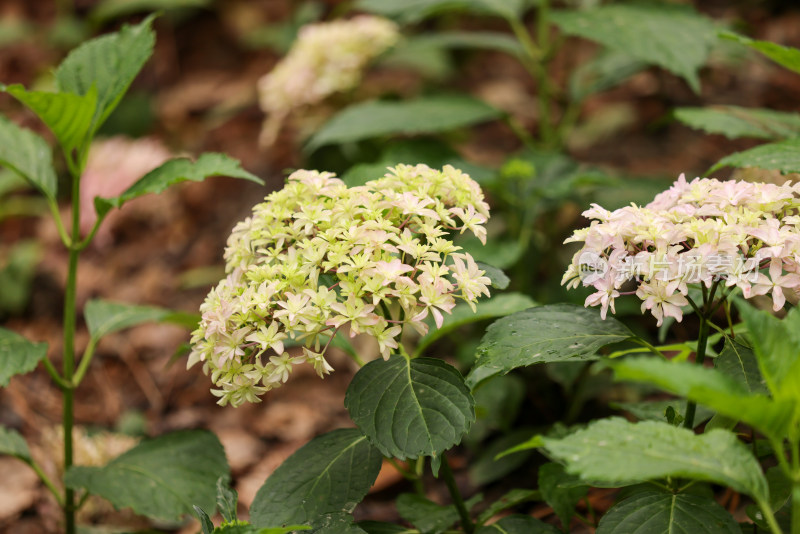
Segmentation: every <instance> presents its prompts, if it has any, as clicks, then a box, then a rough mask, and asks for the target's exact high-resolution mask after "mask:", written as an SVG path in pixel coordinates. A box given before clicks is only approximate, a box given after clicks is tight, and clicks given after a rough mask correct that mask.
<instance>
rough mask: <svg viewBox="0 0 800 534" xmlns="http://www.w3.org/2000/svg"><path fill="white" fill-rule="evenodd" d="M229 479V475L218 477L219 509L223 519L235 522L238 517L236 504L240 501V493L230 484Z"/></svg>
mask: <svg viewBox="0 0 800 534" xmlns="http://www.w3.org/2000/svg"><path fill="white" fill-rule="evenodd" d="M229 481H230V479H229V478H228V477H220V478H218V479H217V509H218V510H219V515H221V516H222V519H224V520H225V521H227V522H228V523H233V522H234V521H236V520H237V517H238V514H237V511H236V506H237V504H238V502H239V495H238V494H237V493H236V490H234V489H232V488H231V487H229V486H228V484H229Z"/></svg>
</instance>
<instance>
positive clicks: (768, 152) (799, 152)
mask: <svg viewBox="0 0 800 534" xmlns="http://www.w3.org/2000/svg"><path fill="white" fill-rule="evenodd" d="M726 165H729V166H731V167H736V168H742V167H758V168H760V169H767V170H771V171H780V172H782V173H784V174H785V173H797V172H800V139H784V140H783V141H778V142H776V143H767V144H765V145H759V146H757V147H753V148H751V149H749V150H743V151H742V152H736V153H733V154H731V155H730V156H725V157H724V158H722V159H721V160H719V161H718V162H717V163H715V164H714V166H713V167H711V168H710V169H709V170H708V172H709V173H712V172H714V171H716V170H718V169H721V168H722V167H725V166H726Z"/></svg>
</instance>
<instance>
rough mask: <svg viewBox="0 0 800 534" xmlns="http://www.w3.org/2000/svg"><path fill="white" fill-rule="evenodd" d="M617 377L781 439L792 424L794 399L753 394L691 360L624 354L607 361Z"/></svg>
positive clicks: (731, 379) (729, 379) (730, 379)
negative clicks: (671, 394)
mask: <svg viewBox="0 0 800 534" xmlns="http://www.w3.org/2000/svg"><path fill="white" fill-rule="evenodd" d="M609 365H610V366H611V368H612V369H613V370H614V373H615V375H616V377H617V379H618V380H634V381H638V382H647V383H649V384H653V385H656V386H658V387H660V388H662V389H664V390H666V391H669V392H670V393H674V394H676V395H681V396H683V397H686V398H688V399H689V400H693V401H695V402H698V403H700V404H704V405H706V406H708V407H709V408H711V409H713V410H716V411H717V412H718V413H720V414H722V415H725V416H728V417H732V418H735V419H737V420H739V421H743V422H745V423H747V424H749V425H751V426H752V427H754V428H757V429H759V430H761V431H762V432H764V433H765V434H767V435H769V436H772V437H774V438H776V439H782V437H783V436H784V435H785V433H786V431H787V429H788V426H789V425H790V424H791V419H792V415H793V413H794V407H793V403H792V402H789V401H777V400H773V399H770V398H769V397H767V396H766V395H760V394H752V393H750V392H749V391H748V390H747V389H745V387H744V386H743V385H741V384H740V383H739V382H737V381H736V380H734V379H733V378H731V377H729V376H727V375H724V374H722V373H721V372H720V371H717V370H716V369H710V368H705V367H701V366H698V365H695V364H694V363H691V362H676V361H667V360H662V359H658V358H652V357H647V356H643V357H638V358H625V359H624V360H622V361H616V362H612V363H610V364H609Z"/></svg>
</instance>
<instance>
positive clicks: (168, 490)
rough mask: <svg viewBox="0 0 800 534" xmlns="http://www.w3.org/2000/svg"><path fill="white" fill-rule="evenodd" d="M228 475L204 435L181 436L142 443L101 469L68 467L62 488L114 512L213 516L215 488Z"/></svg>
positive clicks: (218, 449)
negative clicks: (100, 499)
mask: <svg viewBox="0 0 800 534" xmlns="http://www.w3.org/2000/svg"><path fill="white" fill-rule="evenodd" d="M226 474H228V462H227V461H226V459H225V450H224V449H223V448H222V444H221V443H220V442H219V440H218V439H217V437H216V436H214V434H212V433H211V432H207V431H205V430H187V431H181V432H175V433H172V434H167V435H165V436H161V437H158V438H155V439H151V440H147V441H143V442H142V443H140V444H139V445H137V446H136V447H134V448H132V449H131V450H129V451H128V452H126V453H124V454H122V455H121V456H119V457H117V458H115V459H113V460H111V461H110V462H109V463H108V464H107V465H105V466H103V467H84V466H73V467H71V468H70V469H69V470H68V471H67V474H66V476H65V479H64V482H65V484H66V485H67V486H68V487H70V488H74V489H78V488H83V489H86V490H87V491H88V492H89V493H91V494H94V495H99V496H100V497H103V498H104V499H107V500H108V501H110V502H111V504H113V505H114V506H115V507H116V508H126V507H130V508H132V509H133V511H134V512H136V513H138V514H142V515H146V516H148V517H153V518H157V519H164V520H169V521H173V520H177V519H179V518H180V517H181V516H182V515H184V514H191V513H193V508H192V505H197V506H199V507H200V508H202V509H204V510H213V509H214V505H215V501H216V489H215V484H216V481H217V479H218V478H219V477H221V476H223V475H226Z"/></svg>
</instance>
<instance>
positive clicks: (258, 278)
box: [188, 165, 490, 406]
mask: <svg viewBox="0 0 800 534" xmlns="http://www.w3.org/2000/svg"><path fill="white" fill-rule="evenodd" d="M488 217H489V206H488V204H486V202H485V201H484V197H483V193H482V192H481V189H480V187H479V186H478V184H477V183H476V182H475V181H473V180H472V179H471V178H470V177H469V176H467V175H466V174H464V173H462V172H461V171H459V170H457V169H455V168H453V167H451V166H445V167H444V169H442V170H441V171H440V170H435V169H431V168H429V167H427V166H426V165H416V166H411V165H399V166H397V167H396V168H394V169H390V172H389V173H387V174H386V175H385V176H384V177H383V178H381V179H378V180H373V181H371V182H368V183H367V184H365V185H363V186H359V187H350V188H348V187H347V186H346V185H345V184H344V183H343V182H342V181H341V180H339V179H337V178H335V177H334V175H333V174H331V173H325V172H323V173H320V172H318V171H308V170H299V171H297V172H295V173H293V174H292V175H291V176H290V177H289V181H288V184H287V185H286V186H285V187H284V188H283V189H281V190H280V191H277V192H275V193H272V194H271V195H269V196H268V197H267V198H266V201H265V202H264V203H261V204H258V205H257V206H255V208H254V209H253V215H252V216H251V217H249V218H247V219H245V220H244V221H242V222H240V223H239V224H238V225H237V226H236V227H235V228H234V230H233V233H232V234H231V236H230V238H229V240H228V246H227V249H226V251H225V260H226V270H227V273H228V276H227V278H225V279H224V280H222V281H221V282H220V283H219V285H218V286H217V287H216V288H215V289H213V290H212V291H211V292H210V293H209V295H208V297H207V298H206V301H205V303H204V304H203V305H202V306H201V308H200V311H201V312H202V321H201V323H200V327H199V328H198V329H197V330H196V331H195V332H194V334H193V338H192V345H193V350H192V353H191V355H190V357H189V363H188V365H189V366H192V365H194V364H196V363H198V362H203V370H204V372H205V373H206V374H208V375H210V376H211V379H212V381H213V383H214V385H215V386H216V388H217V389H213V390H212V393H214V394H215V395H217V396H219V397H220V400H219V404H221V405H225V404H228V403H230V404H232V405H234V406H237V405H240V404H242V403H244V402H246V401H247V402H257V401H258V400H259V395H261V394H263V393H264V392H266V391H268V390H270V389H272V388H275V387H278V386H280V385H281V384H282V383H284V382H286V380H287V379H288V378H289V376H290V374H291V372H292V368H293V366H294V365H297V364H301V363H309V364H311V365H313V367H314V369H315V370H316V371H317V373H318V374H319V375H320V376H321V377H322V376H324V375H326V374H328V373H330V372H331V371H332V368H331V366H330V365H329V364H328V362H327V361H326V360H325V352H326V349H327V348H328V345H329V344H330V341H331V339H332V337H333V336H334V335H335V334H336V333H337V332H339V331H340V330H343V331H345V332H349V335H350V336H354V335H356V334H362V333H363V334H368V335H370V336H373V337H374V338H375V339H376V340H377V341H378V344H379V346H380V350H381V353H382V355H383V356H384V357H385V358H386V357H388V356H389V354H390V353H391V352H392V351H393V350H397V349H398V348H399V346H398V342H399V339H400V334H401V332H402V330H403V327H404V326H410V327H412V328H414V329H415V330H416V331H418V332H419V333H421V334H424V333H425V332H426V331H427V329H428V325H427V324H426V323H425V322H424V320H425V319H426V318H427V317H428V315H429V314H430V315H431V316H432V317H433V319H434V322H435V324H436V325H437V327H440V326H441V324H442V321H443V315H442V313H443V312H445V313H450V312H451V310H452V309H453V307H454V306H455V304H456V300H457V299H460V300H464V301H465V302H467V303H469V304H470V305H472V306H473V307H474V303H475V301H476V300H477V299H478V297H479V296H481V295H486V296H489V289H488V284H489V283H490V281H489V279H488V278H487V277H486V276H484V274H485V273H484V271H482V270H480V269H479V268H478V267H477V265H476V264H475V261H474V259H473V258H472V256H470V255H469V254H467V253H464V252H459V251H460V250H461V249H460V247H457V246H455V245H454V244H453V242H452V240H451V236H452V234H453V233H455V232H464V231H466V230H469V231H471V232H472V233H473V234H475V235H476V236H477V237H478V238H479V239H480V240H481V241H482V242H485V240H486V229H485V228H484V223H485V222H486V220H487V219H488ZM287 339H292V340H296V341H299V342H301V343H302V344H303V345H304V348H303V352H302V354H296V353H295V354H296V355H290V354H289V353H288V352H287V351H286V350H285V346H284V345H285V343H284V342H285V341H286V340H287Z"/></svg>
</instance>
